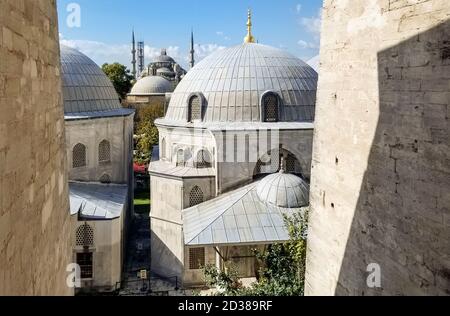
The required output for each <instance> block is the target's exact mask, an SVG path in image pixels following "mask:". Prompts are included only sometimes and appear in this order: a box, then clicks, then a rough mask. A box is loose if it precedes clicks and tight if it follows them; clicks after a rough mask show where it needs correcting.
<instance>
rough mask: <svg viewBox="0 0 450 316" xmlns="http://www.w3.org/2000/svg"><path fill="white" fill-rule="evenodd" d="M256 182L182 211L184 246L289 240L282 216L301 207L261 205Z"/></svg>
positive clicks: (297, 210)
mask: <svg viewBox="0 0 450 316" xmlns="http://www.w3.org/2000/svg"><path fill="white" fill-rule="evenodd" d="M257 185H258V182H256V183H253V184H250V185H247V186H244V187H242V188H239V189H237V190H234V191H232V192H229V193H225V194H223V195H220V196H219V197H217V198H215V199H212V200H210V201H207V202H204V203H202V204H199V205H197V206H194V207H191V208H188V209H185V210H184V211H183V231H184V241H185V244H186V245H187V246H207V245H216V246H219V245H236V244H268V243H275V242H284V241H287V240H289V234H288V231H287V228H286V226H285V224H284V218H283V214H286V215H291V214H293V213H294V212H300V211H302V209H301V208H281V207H276V206H273V205H270V204H266V203H264V202H262V201H261V200H260V199H259V198H258V195H257V193H256V186H257Z"/></svg>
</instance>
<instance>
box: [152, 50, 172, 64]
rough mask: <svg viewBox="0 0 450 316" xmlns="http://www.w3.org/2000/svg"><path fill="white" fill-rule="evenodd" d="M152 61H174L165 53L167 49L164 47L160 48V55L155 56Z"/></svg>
mask: <svg viewBox="0 0 450 316" xmlns="http://www.w3.org/2000/svg"><path fill="white" fill-rule="evenodd" d="M154 63H175V60H174V59H173V58H172V57H170V56H169V55H167V51H166V50H165V49H162V50H161V55H159V56H158V57H156V58H155V61H154Z"/></svg>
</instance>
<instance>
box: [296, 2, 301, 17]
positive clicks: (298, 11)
mask: <svg viewBox="0 0 450 316" xmlns="http://www.w3.org/2000/svg"><path fill="white" fill-rule="evenodd" d="M300 11H302V5H301V4H300V3H299V4H297V5H296V6H295V12H297V14H298V13H300Z"/></svg>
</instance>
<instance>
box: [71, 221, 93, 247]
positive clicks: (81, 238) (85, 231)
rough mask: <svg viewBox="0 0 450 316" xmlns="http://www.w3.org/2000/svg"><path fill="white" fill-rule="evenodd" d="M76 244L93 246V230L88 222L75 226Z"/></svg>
mask: <svg viewBox="0 0 450 316" xmlns="http://www.w3.org/2000/svg"><path fill="white" fill-rule="evenodd" d="M75 237H76V245H77V246H93V245H94V230H93V229H92V227H91V226H89V225H88V224H83V225H81V226H79V227H78V228H77V231H76V236H75Z"/></svg>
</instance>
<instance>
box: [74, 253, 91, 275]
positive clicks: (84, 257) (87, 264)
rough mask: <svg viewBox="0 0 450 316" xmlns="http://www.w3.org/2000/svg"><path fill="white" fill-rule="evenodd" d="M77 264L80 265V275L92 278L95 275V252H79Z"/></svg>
mask: <svg viewBox="0 0 450 316" xmlns="http://www.w3.org/2000/svg"><path fill="white" fill-rule="evenodd" d="M77 264H78V265H79V266H80V270H81V271H80V272H81V273H80V277H81V278H82V279H92V276H93V270H94V269H93V254H92V252H81V253H77Z"/></svg>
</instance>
